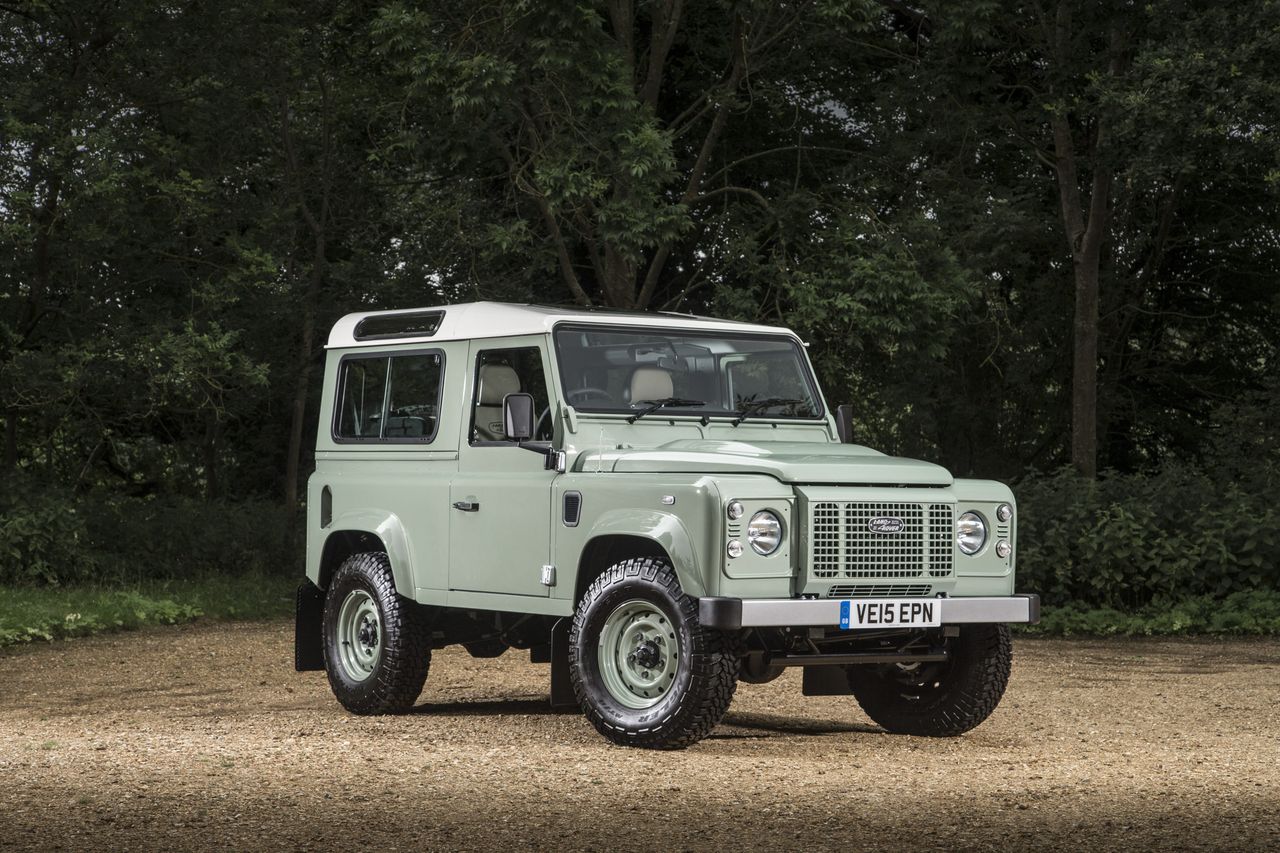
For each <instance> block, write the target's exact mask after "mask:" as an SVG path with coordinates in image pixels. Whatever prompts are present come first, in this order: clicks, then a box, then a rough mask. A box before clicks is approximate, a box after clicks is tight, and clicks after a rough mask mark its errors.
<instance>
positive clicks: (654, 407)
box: [627, 397, 706, 424]
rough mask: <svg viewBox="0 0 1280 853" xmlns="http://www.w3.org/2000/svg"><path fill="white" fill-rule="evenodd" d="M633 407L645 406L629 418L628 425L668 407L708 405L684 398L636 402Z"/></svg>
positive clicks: (664, 398)
mask: <svg viewBox="0 0 1280 853" xmlns="http://www.w3.org/2000/svg"><path fill="white" fill-rule="evenodd" d="M631 405H633V406H644V408H643V409H641V410H640V411H638V412H636V413H635V414H634V415H632V416H631V417H629V418H627V423H629V424H633V423H635V422H636V421H638V420H640V419H641V418H643V417H644V416H645V415H648V414H652V413H653V412H656V411H658V409H665V408H667V407H668V406H679V407H681V408H685V407H687V406H705V405H706V403H704V402H702V401H701V400H686V399H684V398H683V397H663V398H662V399H661V400H636V401H635V402H634V403H632V404H631Z"/></svg>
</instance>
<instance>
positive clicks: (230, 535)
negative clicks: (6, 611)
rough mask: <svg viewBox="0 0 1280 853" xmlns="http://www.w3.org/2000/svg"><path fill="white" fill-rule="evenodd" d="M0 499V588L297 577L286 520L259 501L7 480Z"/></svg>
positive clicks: (297, 555) (274, 506)
mask: <svg viewBox="0 0 1280 853" xmlns="http://www.w3.org/2000/svg"><path fill="white" fill-rule="evenodd" d="M6 485H7V488H6V489H4V490H3V493H2V494H0V584H5V585H13V584H35V585H47V586H57V585H66V584H86V583H116V584H119V583H125V582H133V583H136V582H139V581H142V580H146V579H164V578H171V579H172V578H198V577H203V576H205V575H209V574H236V575H240V574H244V573H246V572H257V573H269V574H281V575H292V576H297V575H300V574H301V573H302V559H301V548H300V547H299V546H298V545H294V544H292V543H287V542H286V541H285V537H286V528H287V521H288V518H287V515H286V513H285V511H284V510H283V509H282V508H281V507H280V505H279V504H278V503H273V502H268V501H263V500H244V501H229V500H224V501H203V500H199V499H196V498H191V497H186V496H180V495H161V496H150V497H145V498H139V497H125V496H120V495H114V494H103V493H100V492H94V491H90V492H85V493H75V492H72V491H71V490H67V489H51V488H48V487H47V486H43V485H42V484H39V483H38V482H36V481H35V480H34V479H33V478H22V477H18V478H11V479H10V481H9V482H8V483H7V484H6Z"/></svg>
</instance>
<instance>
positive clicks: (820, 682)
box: [801, 666, 853, 696]
mask: <svg viewBox="0 0 1280 853" xmlns="http://www.w3.org/2000/svg"><path fill="white" fill-rule="evenodd" d="M801 690H802V692H803V693H804V695H805V696H848V695H849V694H850V693H852V692H853V691H852V690H850V689H849V677H848V676H847V675H845V672H844V667H842V666H806V667H805V668H804V683H803V685H802V686H801Z"/></svg>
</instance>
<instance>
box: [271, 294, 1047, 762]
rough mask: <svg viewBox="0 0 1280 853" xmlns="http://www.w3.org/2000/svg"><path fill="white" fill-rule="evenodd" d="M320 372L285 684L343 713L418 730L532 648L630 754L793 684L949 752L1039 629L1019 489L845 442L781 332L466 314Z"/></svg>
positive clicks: (740, 326)
mask: <svg viewBox="0 0 1280 853" xmlns="http://www.w3.org/2000/svg"><path fill="white" fill-rule="evenodd" d="M327 350H328V359H327V363H326V366H325V377H324V395H323V398H322V401H321V417H320V428H319V433H318V435H317V437H316V471H315V473H314V474H313V475H312V476H311V480H310V483H309V486H308V490H307V580H306V582H305V583H304V584H303V585H302V587H301V588H300V590H299V593H298V605H297V635H296V661H295V665H296V667H297V669H298V670H319V669H324V670H325V671H326V672H327V674H328V679H329V683H330V685H331V686H332V688H333V692H334V694H335V695H336V696H337V697H338V701H339V702H341V703H342V705H343V706H344V707H346V708H347V709H348V710H349V711H352V712H354V713H357V714H387V713H396V712H403V711H407V710H409V709H410V708H411V707H412V706H413V704H414V702H415V701H416V699H417V697H418V695H419V693H420V692H421V691H422V687H423V684H424V682H425V680H426V677H427V669H428V666H429V665H430V662H431V652H432V650H434V649H439V648H442V647H444V646H447V645H451V644H461V645H462V646H463V648H465V649H466V650H467V651H468V652H469V653H470V654H472V655H474V656H476V657H494V656H497V655H501V654H503V653H505V652H506V651H508V650H509V649H526V650H528V652H529V655H530V659H531V660H532V661H533V662H535V663H548V664H550V669H551V686H550V693H551V702H552V704H554V705H577V706H580V707H581V708H582V711H583V713H585V714H586V716H587V718H588V719H589V720H591V722H592V723H593V724H594V725H595V727H596V729H598V730H599V732H600V733H601V734H602V735H604V736H605V737H606V738H608V739H609V740H611V741H614V742H615V743H619V744H626V745H632V746H644V747H655V748H668V749H669V748H678V747H683V746H688V745H689V744H692V743H695V742H696V741H698V740H699V739H701V738H703V737H705V736H706V735H707V733H708V732H710V731H711V730H712V728H714V727H715V725H716V723H717V722H718V721H719V720H720V718H721V717H722V716H723V714H724V713H725V711H726V710H727V709H728V707H729V702H730V700H731V699H732V698H733V693H734V690H735V689H736V688H737V685H738V682H740V681H744V682H747V683H750V684H759V683H763V682H766V681H769V680H771V679H773V678H776V677H777V676H778V675H779V674H780V673H781V672H782V671H783V669H784V668H786V667H789V666H798V667H802V668H803V690H804V692H805V694H807V695H834V694H851V695H852V696H853V697H854V699H856V700H857V702H858V704H859V705H861V707H862V709H863V710H864V711H865V712H866V713H867V714H868V715H869V716H870V717H871V718H872V719H873V720H874V721H875V722H876V723H878V724H879V725H881V726H883V727H884V728H885V729H886V730H888V731H890V732H902V733H907V734H915V735H935V736H941V735H958V734H961V733H962V732H965V731H968V730H969V729H971V728H973V727H974V726H976V725H978V724H979V723H981V722H982V721H983V720H984V719H986V717H987V716H988V715H989V714H991V712H992V711H993V710H994V709H995V707H996V704H997V703H998V702H999V701H1000V697H1001V695H1002V694H1003V693H1004V689H1005V685H1006V683H1007V681H1008V678H1009V666H1010V659H1011V647H1010V637H1009V629H1008V624H1007V623H1012V622H1035V621H1036V620H1037V619H1038V616H1039V602H1038V599H1037V598H1036V597H1035V596H1032V595H1017V594H1015V593H1014V559H1015V552H1016V548H1017V537H1016V532H1015V531H1016V526H1015V522H1016V518H1015V516H1016V509H1015V504H1014V500H1013V495H1012V493H1011V492H1010V491H1009V489H1008V488H1007V487H1005V486H1004V485H1002V484H1000V483H996V482H991V481H986V480H957V479H955V478H954V477H952V476H951V474H949V473H948V472H947V471H946V470H945V469H943V468H941V467H939V466H937V465H932V464H929V463H927V462H921V461H917V460H913V459H900V458H894V457H890V456H885V455H884V454H882V453H879V452H877V451H875V450H871V449H868V448H866V447H861V446H859V445H856V444H852V443H850V432H851V424H850V418H849V414H848V413H849V409H848V408H847V407H841V409H840V411H839V412H832V410H831V409H830V408H829V407H828V406H827V405H826V404H825V403H824V401H823V397H822V392H821V391H820V389H819V388H818V383H817V381H816V379H815V378H814V374H813V370H812V367H811V366H810V364H809V360H808V358H807V356H806V354H805V347H804V344H803V342H801V341H800V339H799V338H798V337H797V336H796V335H795V334H793V333H792V332H790V331H788V330H786V329H779V328H772V327H768V326H759V325H751V324H746V323H736V322H727V321H722V320H715V319H710V318H703V317H694V316H689V315H682V314H627V313H615V312H598V311H585V310H573V309H565V308H558V307H545V306H537V305H506V304H496V303H474V304H468V305H451V306H446V307H442V308H431V309H422V310H410V311H384V312H375V313H364V314H352V315H349V316H347V317H344V318H342V319H341V320H339V321H338V323H337V324H336V325H335V326H334V327H333V330H332V332H331V334H330V336H329V343H328V348H327Z"/></svg>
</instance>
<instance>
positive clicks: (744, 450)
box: [575, 439, 953, 486]
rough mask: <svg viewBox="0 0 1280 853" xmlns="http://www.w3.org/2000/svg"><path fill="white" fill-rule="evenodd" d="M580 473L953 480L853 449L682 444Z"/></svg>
mask: <svg viewBox="0 0 1280 853" xmlns="http://www.w3.org/2000/svg"><path fill="white" fill-rule="evenodd" d="M575 468H576V469H577V470H579V471H617V472H630V473H635V472H644V473H655V472H658V473H689V474H768V475H769V476H771V477H776V478H777V479H779V480H781V481H782V482H784V483H848V484H853V483H867V484H876V485H902V486H949V485H951V483H952V482H953V478H952V476H951V474H950V473H949V472H948V471H947V470H946V469H945V468H942V467H941V466H938V465H934V464H932V463H929V462H921V461H919V460H917V459H900V458H898V457H896V456H885V455H884V454H882V453H878V452H876V451H874V450H870V449H868V448H866V447H860V446H858V445H856V444H825V443H820V442H801V441H753V442H744V441H715V440H712V439H682V440H680V441H672V442H668V443H667V444H662V445H659V446H657V447H650V448H637V449H620V450H612V449H611V450H604V451H587V452H584V453H583V454H582V455H581V456H580V457H579V458H578V462H577V465H576V466H575Z"/></svg>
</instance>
